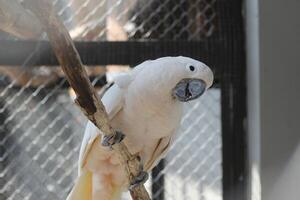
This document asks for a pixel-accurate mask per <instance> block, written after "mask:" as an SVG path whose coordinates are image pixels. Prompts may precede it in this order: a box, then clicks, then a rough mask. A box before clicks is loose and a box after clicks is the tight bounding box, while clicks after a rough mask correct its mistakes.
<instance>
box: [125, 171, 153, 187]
mask: <svg viewBox="0 0 300 200" xmlns="http://www.w3.org/2000/svg"><path fill="white" fill-rule="evenodd" d="M148 178H149V174H148V173H147V172H145V171H141V172H140V174H139V175H138V176H136V177H135V178H134V180H133V181H132V183H131V184H130V186H129V190H132V189H133V188H135V187H137V186H139V185H141V184H144V183H145V182H146V181H147V180H148Z"/></svg>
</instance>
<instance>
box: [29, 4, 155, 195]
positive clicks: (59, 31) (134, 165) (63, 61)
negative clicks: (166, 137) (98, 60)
mask: <svg viewBox="0 0 300 200" xmlns="http://www.w3.org/2000/svg"><path fill="white" fill-rule="evenodd" d="M30 2H31V4H30V5H31V7H30V9H31V10H32V12H33V13H34V14H35V15H36V16H37V17H38V18H39V20H40V22H41V24H42V26H43V27H44V29H45V31H46V32H47V34H48V37H49V40H50V43H51V45H52V48H53V50H54V52H55V54H56V57H57V59H58V61H59V63H60V65H61V67H62V69H63V71H64V72H65V74H66V78H67V80H68V82H69V83H70V85H71V86H72V88H73V89H74V91H75V93H76V96H77V98H76V100H75V102H76V104H77V105H78V106H79V107H80V108H81V110H82V112H83V113H84V114H85V115H86V116H87V117H88V119H89V120H90V121H92V122H93V123H94V124H95V125H96V126H97V127H98V128H99V129H100V130H101V131H102V133H103V134H105V135H111V134H115V131H114V130H113V129H112V127H111V126H110V124H109V119H108V116H107V113H106V111H105V108H104V106H103V104H102V102H101V100H100V99H99V98H98V96H97V94H96V92H95V90H94V88H93V86H92V85H91V82H90V81H89V79H88V76H87V73H86V71H85V69H84V67H83V65H82V63H81V60H80V57H79V55H78V52H77V50H76V49H75V46H74V43H73V41H72V39H71V37H70V35H69V33H68V31H67V29H66V28H65V26H64V25H63V24H62V22H61V21H60V20H59V19H58V17H57V15H56V13H55V12H54V10H53V7H52V5H51V1H49V0H30ZM99 145H101V144H99ZM113 150H114V151H115V152H116V153H117V154H118V155H119V158H120V161H121V164H122V165H123V166H124V169H125V171H126V173H127V177H128V179H129V182H132V181H133V178H134V177H135V176H137V175H138V174H139V173H140V167H139V166H140V162H139V159H138V158H137V157H136V156H133V155H131V154H130V152H129V151H128V149H127V147H126V146H125V144H124V143H123V142H121V143H120V144H115V145H114V146H113ZM131 196H132V198H133V199H134V200H150V197H149V195H148V193H147V191H146V189H145V187H144V185H141V186H138V187H135V188H134V189H133V190H132V191H131Z"/></svg>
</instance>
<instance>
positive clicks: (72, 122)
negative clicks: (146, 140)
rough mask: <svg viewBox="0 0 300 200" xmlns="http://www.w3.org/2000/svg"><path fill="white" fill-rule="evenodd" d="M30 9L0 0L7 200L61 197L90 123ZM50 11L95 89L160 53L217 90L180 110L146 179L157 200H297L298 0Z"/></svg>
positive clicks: (135, 3) (0, 130) (92, 5)
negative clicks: (202, 75)
mask: <svg viewBox="0 0 300 200" xmlns="http://www.w3.org/2000/svg"><path fill="white" fill-rule="evenodd" d="M31 2H33V1H31ZM30 6H31V5H30V2H29V1H28V0H12V1H7V0H0V200H2V199H3V200H4V199H5V200H6V199H10V200H15V199H16V200H19V199H33V200H37V199H45V200H50V199H51V200H52V199H59V200H60V199H65V198H66V196H67V194H68V192H69V191H70V189H71V187H72V185H73V183H74V180H75V178H76V176H77V170H76V169H77V160H78V151H79V148H80V143H81V139H82V137H83V131H84V127H85V123H86V118H85V117H84V116H83V115H82V113H81V111H80V110H79V109H78V108H77V107H76V106H75V105H74V103H73V99H74V97H75V96H74V92H73V91H72V89H71V88H70V87H69V84H68V83H67V81H66V80H65V77H64V74H63V72H62V71H61V69H60V67H59V66H58V62H57V60H56V58H55V55H54V53H53V52H52V50H51V47H50V45H49V42H48V39H47V36H46V34H45V33H44V32H43V31H42V28H41V25H40V23H39V21H38V19H37V18H36V17H35V16H34V15H33V14H32V13H31V12H30V9H29V8H30ZM53 7H54V9H55V11H56V12H57V14H58V16H59V17H60V19H61V20H62V22H63V23H64V25H65V26H66V27H67V29H68V30H69V33H70V35H71V37H72V39H73V40H74V41H75V45H76V48H77V49H78V51H79V53H80V56H81V59H82V61H83V63H84V64H85V65H86V69H87V71H88V75H89V77H90V80H91V81H92V83H93V85H94V86H95V88H96V89H97V90H98V91H100V90H101V88H102V87H103V86H104V85H105V84H107V83H110V82H112V81H113V78H114V77H115V76H117V75H118V74H119V73H120V72H124V71H129V70H130V69H131V68H132V67H134V66H136V65H137V64H139V63H141V62H143V61H145V60H149V59H155V58H159V57H162V56H178V55H184V56H189V57H192V58H195V59H199V60H201V61H203V62H205V63H206V64H207V65H208V66H210V67H211V68H212V70H213V71H214V75H215V83H214V85H213V87H212V88H211V89H210V90H209V91H208V92H207V93H206V94H205V95H204V96H203V97H201V98H200V99H199V100H196V101H194V102H191V103H188V104H187V105H186V106H185V108H184V113H185V114H184V117H183V119H182V121H181V127H180V129H179V130H178V133H177V134H178V140H177V141H176V142H175V143H174V145H173V146H172V147H171V150H170V152H169V153H168V155H167V157H166V158H165V159H164V160H163V161H162V162H160V164H159V165H158V166H157V167H156V168H155V169H154V170H153V171H152V173H151V178H150V180H149V181H148V182H147V189H148V191H149V192H150V194H151V196H152V199H153V200H165V199H166V200H171V199H174V200H177V199H178V200H182V199H184V200H185V199H187V200H189V199H190V200H248V199H249V200H261V199H263V200H265V199H266V200H271V199H272V200H282V199H289V200H296V199H297V200H298V199H299V196H300V191H299V190H298V187H297V186H298V184H297V183H298V182H299V181H300V172H299V169H300V149H299V148H298V141H299V139H300V135H299V134H300V132H299V130H298V124H299V117H298V115H299V111H300V109H299V105H298V102H300V95H299V91H300V84H298V83H297V78H298V76H299V75H300V68H299V65H300V61H299V60H298V55H299V52H300V41H299V35H300V22H299V18H300V14H299V12H298V10H299V9H300V2H299V1H296V0H285V1H284V0H272V1H271V0H266V1H263V2H262V1H259V0H164V1H161V0H110V1H107V0H54V1H53ZM124 199H130V198H129V197H128V194H125V195H124Z"/></svg>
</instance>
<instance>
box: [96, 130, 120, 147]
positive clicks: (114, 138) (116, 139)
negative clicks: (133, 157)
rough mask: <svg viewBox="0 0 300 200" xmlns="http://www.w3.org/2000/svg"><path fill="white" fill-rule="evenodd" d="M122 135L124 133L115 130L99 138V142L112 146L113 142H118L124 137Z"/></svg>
mask: <svg viewBox="0 0 300 200" xmlns="http://www.w3.org/2000/svg"><path fill="white" fill-rule="evenodd" d="M124 137H125V135H124V134H123V133H122V132H120V131H116V133H115V134H114V135H105V136H103V137H102V140H101V144H102V145H103V146H105V147H110V148H112V146H113V145H114V144H118V143H120V142H121V141H122V140H123V139H124Z"/></svg>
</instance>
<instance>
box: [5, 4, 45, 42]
mask: <svg viewBox="0 0 300 200" xmlns="http://www.w3.org/2000/svg"><path fill="white" fill-rule="evenodd" d="M0 29H1V30H3V31H5V32H8V33H11V34H13V35H15V36H17V37H20V38H24V39H33V38H38V37H39V36H40V35H41V34H42V32H43V31H42V27H41V25H40V23H39V21H38V19H36V17H35V16H34V15H33V14H32V13H30V12H29V11H28V10H26V9H25V8H23V6H22V5H20V4H19V3H18V2H17V1H16V0H0Z"/></svg>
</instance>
